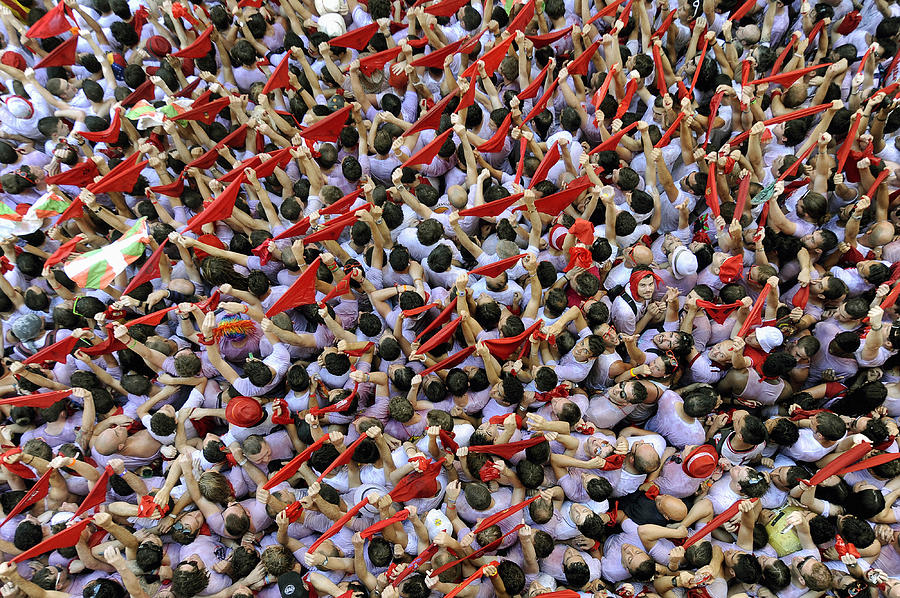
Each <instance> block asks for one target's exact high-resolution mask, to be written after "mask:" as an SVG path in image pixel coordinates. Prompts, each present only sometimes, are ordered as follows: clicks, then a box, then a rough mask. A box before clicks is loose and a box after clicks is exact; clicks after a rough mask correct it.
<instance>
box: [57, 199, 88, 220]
mask: <svg viewBox="0 0 900 598" xmlns="http://www.w3.org/2000/svg"><path fill="white" fill-rule="evenodd" d="M82 216H84V202H83V201H81V198H80V197H76V198H75V199H73V200H72V203H70V204H69V207H68V208H66V209H65V211H64V212H63V213H62V214H60V215H59V218H57V219H56V226H59V224H60V222H65V221H66V220H68V219H69V218H81V217H82Z"/></svg>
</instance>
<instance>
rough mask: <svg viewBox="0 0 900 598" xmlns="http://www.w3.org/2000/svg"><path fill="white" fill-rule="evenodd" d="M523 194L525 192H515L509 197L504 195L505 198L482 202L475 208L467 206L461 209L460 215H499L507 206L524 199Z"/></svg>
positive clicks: (481, 216) (486, 216)
mask: <svg viewBox="0 0 900 598" xmlns="http://www.w3.org/2000/svg"><path fill="white" fill-rule="evenodd" d="M523 195H524V193H515V194H513V195H510V196H508V197H504V198H503V199H497V200H494V201H491V202H488V203H484V204H481V205H480V206H475V207H474V208H466V209H465V210H460V212H459V216H460V218H462V217H463V216H478V217H479V218H491V217H493V216H499V215H500V214H502V213H503V211H504V210H505V209H506V208H508V207H509V206H511V205H513V204H514V203H516V202H517V201H519V200H520V199H522V196H523Z"/></svg>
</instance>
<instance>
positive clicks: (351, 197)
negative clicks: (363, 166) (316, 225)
mask: <svg viewBox="0 0 900 598" xmlns="http://www.w3.org/2000/svg"><path fill="white" fill-rule="evenodd" d="M360 193H362V189H356V190H355V191H351V192H350V193H348V194H347V195H345V196H344V197H342V198H340V199H339V200H337V201H336V202H334V203H333V204H331V205H330V206H325V207H324V208H322V209H320V210H319V215H323V214H340V213H341V212H345V211H347V210H349V209H350V206H352V205H353V204H355V203H356V201H357V200H358V199H359V194H360Z"/></svg>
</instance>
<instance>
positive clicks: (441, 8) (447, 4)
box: [425, 0, 469, 17]
mask: <svg viewBox="0 0 900 598" xmlns="http://www.w3.org/2000/svg"><path fill="white" fill-rule="evenodd" d="M468 3H469V0H440V2H435V3H434V4H432V5H431V6H428V7H426V8H425V12H427V13H428V14H430V15H434V16H436V17H452V16H453V15H455V14H456V11H458V10H459V9H460V8H462V7H463V6H465V5H466V4H468Z"/></svg>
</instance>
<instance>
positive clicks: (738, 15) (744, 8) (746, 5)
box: [728, 0, 756, 21]
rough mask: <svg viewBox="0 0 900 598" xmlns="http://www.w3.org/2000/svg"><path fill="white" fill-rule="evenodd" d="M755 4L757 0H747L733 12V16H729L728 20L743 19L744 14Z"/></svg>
mask: <svg viewBox="0 0 900 598" xmlns="http://www.w3.org/2000/svg"><path fill="white" fill-rule="evenodd" d="M754 6H756V0H747V1H746V2H744V3H743V4H741V7H740V8H738V9H737V10H736V11H734V12H733V13H731V16H729V17H728V20H729V21H740V20H741V19H743V18H744V15H746V14H747V13H748V12H750V9H751V8H753V7H754Z"/></svg>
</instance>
